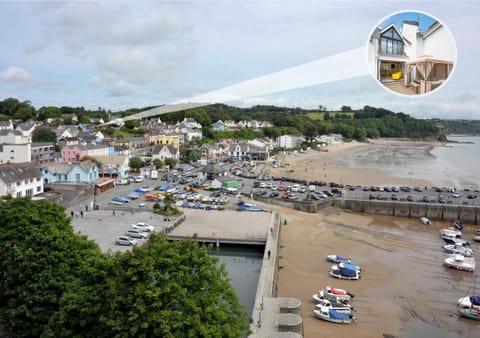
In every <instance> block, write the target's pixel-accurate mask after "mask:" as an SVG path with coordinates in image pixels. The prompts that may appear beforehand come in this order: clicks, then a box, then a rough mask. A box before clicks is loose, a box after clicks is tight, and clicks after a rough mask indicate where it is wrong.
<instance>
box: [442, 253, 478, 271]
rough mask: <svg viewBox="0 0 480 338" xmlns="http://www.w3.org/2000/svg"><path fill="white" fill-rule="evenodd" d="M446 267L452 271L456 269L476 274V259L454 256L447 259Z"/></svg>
mask: <svg viewBox="0 0 480 338" xmlns="http://www.w3.org/2000/svg"><path fill="white" fill-rule="evenodd" d="M444 264H445V266H446V267H447V268H450V269H456V270H460V271H467V272H474V271H475V258H473V257H465V256H461V255H453V256H450V257H447V258H446V259H445V263H444Z"/></svg>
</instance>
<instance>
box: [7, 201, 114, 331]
mask: <svg viewBox="0 0 480 338" xmlns="http://www.w3.org/2000/svg"><path fill="white" fill-rule="evenodd" d="M0 218H1V219H2V223H1V225H0V241H1V243H2V250H1V251H0V295H1V297H0V330H1V331H4V332H7V333H8V336H12V337H13V336H16V337H26V336H29V337H39V336H42V335H43V334H44V333H45V331H46V330H47V326H48V324H49V322H50V321H51V320H52V318H53V317H54V316H55V315H56V314H57V313H58V311H60V304H61V302H62V299H63V296H64V295H65V292H66V291H67V290H69V289H70V288H71V287H72V285H73V284H75V283H76V281H77V279H79V278H81V277H83V276H88V278H91V279H92V280H95V281H96V282H98V283H99V284H100V287H101V284H102V283H101V279H100V278H97V277H98V273H100V274H101V273H103V272H102V271H105V269H104V268H102V269H101V270H100V271H96V269H95V267H96V263H93V262H95V261H96V260H97V259H98V258H100V257H101V252H100V249H99V248H98V246H97V245H96V244H94V243H93V242H91V241H87V239H86V238H84V237H82V236H76V235H75V234H74V233H73V231H72V227H71V225H70V220H69V219H68V218H67V216H66V215H65V211H64V209H63V208H62V207H61V206H58V205H56V204H54V203H52V202H48V201H36V202H34V201H32V200H31V199H28V198H21V199H12V200H10V201H8V202H4V203H0ZM47 243H48V244H47ZM87 270H88V273H87ZM97 287H99V286H98V285H97ZM71 291H72V292H73V291H75V292H76V291H78V290H71ZM92 291H93V293H92V294H91V295H90V298H94V295H98V292H96V291H94V290H92ZM99 303H100V304H101V303H102V301H99ZM84 305H86V304H84ZM72 306H73V305H72ZM91 311H94V312H97V311H96V310H95V304H94V303H93V302H92V303H91V304H88V306H86V307H85V308H83V309H82V311H80V312H79V313H77V315H79V316H78V317H77V318H76V319H75V321H76V322H79V321H83V320H85V317H88V313H89V312H91ZM80 313H82V315H80ZM97 316H98V313H95V315H94V316H92V318H93V319H96V317H97ZM69 319H73V318H69ZM94 323H95V322H94V321H93V322H91V324H92V325H93V324H94ZM85 330H87V333H86V335H87V336H89V334H88V328H85ZM79 332H81V331H79ZM79 332H77V334H78V333H79Z"/></svg>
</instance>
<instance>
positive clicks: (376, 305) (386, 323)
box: [278, 208, 480, 338]
mask: <svg viewBox="0 0 480 338" xmlns="http://www.w3.org/2000/svg"><path fill="white" fill-rule="evenodd" d="M278 210H279V212H281V213H282V214H283V216H284V217H285V218H286V219H287V220H288V224H287V225H282V234H281V249H280V253H279V256H280V271H279V283H278V296H286V297H297V298H300V299H301V300H302V303H303V306H302V312H301V314H302V316H303V320H304V337H306V338H310V337H312V338H313V337H382V336H383V335H384V334H389V335H392V336H396V337H436V338H441V337H472V338H473V337H478V331H477V330H478V323H477V322H475V321H471V320H467V319H463V318H459V317H458V315H457V313H456V307H455V305H456V301H457V299H458V298H460V297H463V296H464V295H465V294H466V293H467V292H468V291H472V288H473V287H474V280H475V274H474V273H468V272H461V271H456V270H451V269H447V268H445V267H444V266H443V259H444V257H445V253H444V251H443V248H442V245H443V243H442V242H443V241H442V240H441V238H440V235H439V232H438V230H439V229H441V228H443V227H445V226H447V225H448V224H441V223H435V224H432V225H430V226H427V227H426V226H423V225H422V224H421V223H420V222H419V221H418V220H416V219H407V218H393V217H386V216H375V215H365V214H353V213H348V212H343V211H340V210H337V209H334V208H330V209H326V210H323V211H321V212H320V213H318V214H306V213H302V212H299V211H295V210H291V209H288V208H278ZM472 231H473V230H472V229H471V230H470V234H472ZM467 236H468V232H467ZM477 246H478V245H477ZM475 249H477V251H479V250H480V247H475ZM328 254H338V255H342V256H348V257H351V258H353V260H354V263H355V264H357V265H360V266H361V267H362V268H363V269H365V272H364V273H363V274H362V278H361V279H360V280H358V281H344V280H337V279H334V278H332V277H330V276H329V269H330V266H331V265H332V264H331V263H328V262H327V261H326V260H325V256H326V255H328ZM477 255H478V254H477ZM327 285H330V286H333V287H340V288H345V289H347V290H349V291H351V292H352V293H353V294H355V299H354V300H353V302H352V304H353V306H354V307H355V309H356V310H357V311H356V313H355V315H356V316H357V317H358V323H355V324H352V325H339V324H333V323H328V322H324V321H321V320H318V319H316V318H315V317H314V316H313V312H312V311H313V309H314V302H313V301H312V295H313V294H314V293H315V292H317V291H318V290H319V289H322V288H324V287H325V286H327ZM479 292H480V291H479Z"/></svg>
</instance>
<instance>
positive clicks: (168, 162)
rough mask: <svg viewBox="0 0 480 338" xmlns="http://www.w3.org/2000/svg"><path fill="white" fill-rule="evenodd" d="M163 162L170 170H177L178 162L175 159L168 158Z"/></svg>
mask: <svg viewBox="0 0 480 338" xmlns="http://www.w3.org/2000/svg"><path fill="white" fill-rule="evenodd" d="M163 162H164V163H165V165H166V166H167V165H168V167H169V168H170V169H172V168H175V167H176V165H177V160H176V159H174V158H166V159H165V160H164V161H163Z"/></svg>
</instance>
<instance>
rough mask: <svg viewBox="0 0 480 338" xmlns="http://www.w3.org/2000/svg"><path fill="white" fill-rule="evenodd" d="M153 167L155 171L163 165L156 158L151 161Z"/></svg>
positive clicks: (163, 164)
mask: <svg viewBox="0 0 480 338" xmlns="http://www.w3.org/2000/svg"><path fill="white" fill-rule="evenodd" d="M153 165H154V166H155V169H162V168H163V167H164V166H165V163H163V161H162V160H161V159H159V158H156V159H154V160H153Z"/></svg>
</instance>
